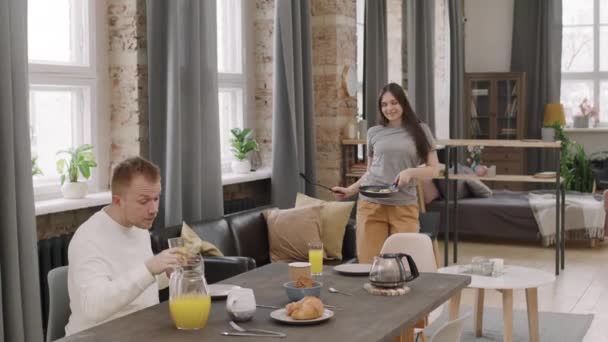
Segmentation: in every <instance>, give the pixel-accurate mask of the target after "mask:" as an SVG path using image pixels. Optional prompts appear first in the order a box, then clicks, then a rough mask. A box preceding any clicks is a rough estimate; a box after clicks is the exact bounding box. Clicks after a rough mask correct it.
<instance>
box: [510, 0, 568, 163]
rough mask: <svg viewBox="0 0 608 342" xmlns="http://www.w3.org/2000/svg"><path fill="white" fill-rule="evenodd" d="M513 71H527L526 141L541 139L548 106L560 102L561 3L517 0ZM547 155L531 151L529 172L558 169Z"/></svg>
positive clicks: (547, 0)
mask: <svg viewBox="0 0 608 342" xmlns="http://www.w3.org/2000/svg"><path fill="white" fill-rule="evenodd" d="M514 6H515V7H514V10H513V41H512V49H511V70H512V71H525V72H526V78H527V82H526V83H527V84H526V86H527V94H526V125H527V128H526V138H530V139H538V138H540V131H541V127H542V122H543V113H544V107H545V104H547V103H550V102H559V98H560V86H561V62H562V61H561V57H562V2H561V1H554V0H515V2H514ZM556 162H557V161H556V160H555V159H553V158H550V156H548V154H546V153H540V152H539V151H532V150H530V151H528V158H527V167H528V172H538V171H542V170H544V169H551V170H554V169H555V163H556Z"/></svg>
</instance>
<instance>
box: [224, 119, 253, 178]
mask: <svg viewBox="0 0 608 342" xmlns="http://www.w3.org/2000/svg"><path fill="white" fill-rule="evenodd" d="M230 132H231V133H232V136H233V137H232V139H230V145H231V146H232V149H231V150H232V152H233V153H234V157H235V158H236V159H237V160H234V161H233V162H232V172H234V173H248V172H249V171H250V170H251V162H250V161H249V159H247V155H248V154H249V152H252V151H256V150H257V149H258V143H257V142H256V141H255V139H253V138H252V137H251V133H252V132H251V129H249V128H245V129H243V130H241V129H240V128H233V129H231V130H230Z"/></svg>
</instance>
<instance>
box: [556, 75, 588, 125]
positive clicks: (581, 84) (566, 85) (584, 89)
mask: <svg viewBox="0 0 608 342" xmlns="http://www.w3.org/2000/svg"><path fill="white" fill-rule="evenodd" d="M584 98H588V99H589V101H590V102H591V103H594V102H593V81H591V80H580V81H579V80H562V89H561V101H560V102H561V103H563V104H564V110H565V112H566V121H567V122H572V116H573V115H576V114H579V113H580V109H579V108H578V105H579V104H580V103H581V102H582V101H583V99H584Z"/></svg>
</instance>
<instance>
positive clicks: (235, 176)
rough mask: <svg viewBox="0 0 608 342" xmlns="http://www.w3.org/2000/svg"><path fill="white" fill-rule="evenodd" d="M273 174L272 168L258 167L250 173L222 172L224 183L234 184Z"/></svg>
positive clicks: (265, 177) (268, 176)
mask: <svg viewBox="0 0 608 342" xmlns="http://www.w3.org/2000/svg"><path fill="white" fill-rule="evenodd" d="M271 174H272V169H271V168H263V169H258V170H257V171H253V172H249V173H224V174H222V185H232V184H239V183H246V182H253V181H256V180H260V179H268V178H270V176H271Z"/></svg>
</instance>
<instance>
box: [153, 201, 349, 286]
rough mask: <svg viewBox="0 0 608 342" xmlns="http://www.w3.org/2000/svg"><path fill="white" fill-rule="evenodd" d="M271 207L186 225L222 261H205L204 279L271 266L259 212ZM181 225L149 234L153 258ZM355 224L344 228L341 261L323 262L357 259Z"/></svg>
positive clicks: (221, 278)
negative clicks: (221, 255) (220, 253)
mask: <svg viewBox="0 0 608 342" xmlns="http://www.w3.org/2000/svg"><path fill="white" fill-rule="evenodd" d="M269 208H271V207H262V208H256V209H251V210H247V211H243V212H239V213H234V214H230V215H227V216H224V217H223V218H221V219H219V220H212V221H204V222H188V224H189V225H190V227H192V229H193V230H194V231H195V232H196V233H197V234H198V235H199V236H200V237H201V239H203V240H205V241H209V242H211V243H213V244H214V245H215V246H216V247H217V248H218V249H219V250H220V251H222V253H223V254H224V255H225V256H223V257H205V258H204V260H205V278H206V279H207V282H208V283H210V284H211V283H215V282H218V281H221V280H224V279H226V278H230V277H232V276H235V275H237V274H240V273H243V272H247V271H249V270H251V269H253V268H255V267H259V266H263V265H266V264H268V263H270V253H269V246H268V227H267V225H266V220H265V219H264V216H263V215H262V212H263V211H264V210H266V209H269ZM181 228H182V226H181V225H178V226H173V227H168V228H164V229H160V230H157V231H152V232H151V233H150V235H151V239H152V251H153V252H154V254H156V253H159V252H160V251H162V250H163V249H166V248H168V242H167V240H168V239H169V238H172V237H178V236H180V235H181ZM355 236H356V235H355V224H354V221H353V220H351V221H350V222H349V223H348V224H347V226H346V232H345V234H344V243H343V247H342V255H343V260H342V261H336V262H326V264H332V263H333V264H339V263H343V262H347V261H349V260H352V259H354V258H355V257H356V255H357V253H356V237H355Z"/></svg>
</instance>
